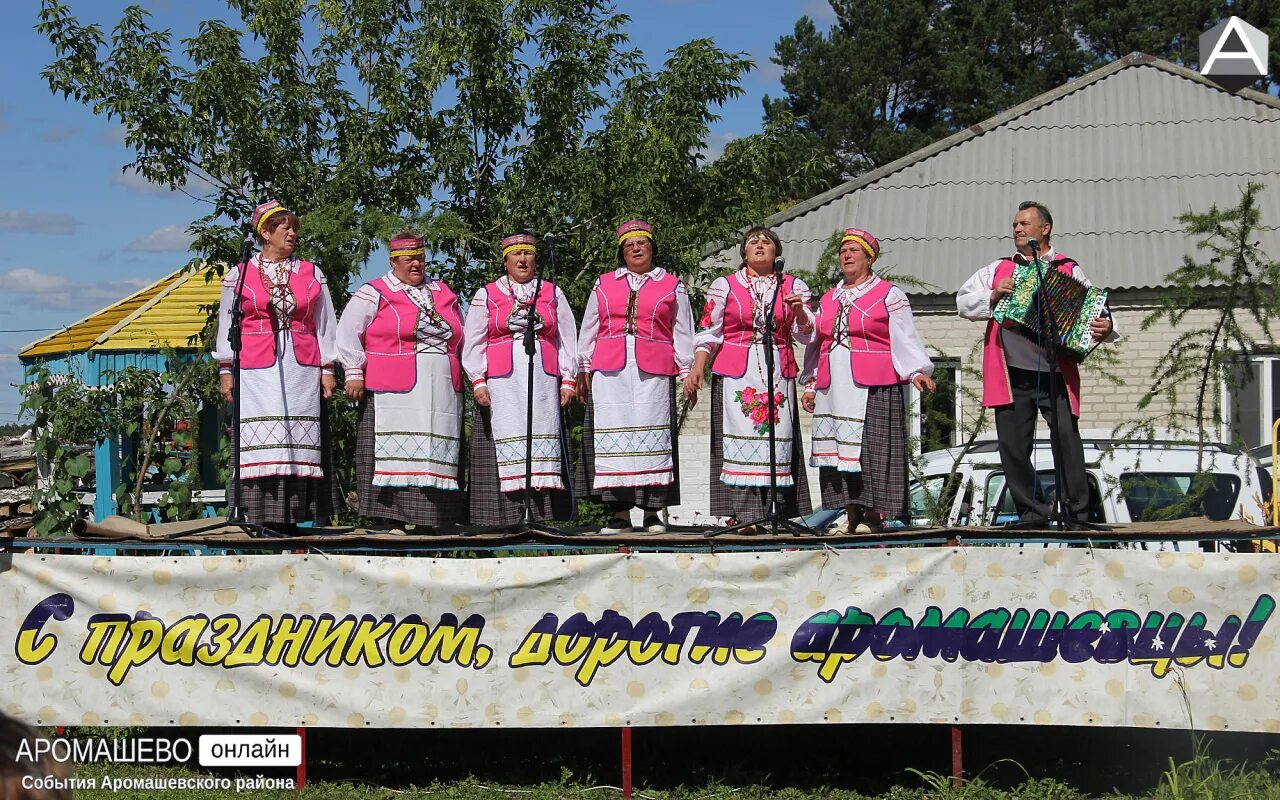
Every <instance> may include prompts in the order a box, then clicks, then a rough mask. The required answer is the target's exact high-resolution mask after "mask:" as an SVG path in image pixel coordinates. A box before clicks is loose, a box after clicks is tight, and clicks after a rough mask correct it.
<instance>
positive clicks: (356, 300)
mask: <svg viewBox="0 0 1280 800" xmlns="http://www.w3.org/2000/svg"><path fill="white" fill-rule="evenodd" d="M383 280H384V281H385V282H386V285H387V288H388V289H390V290H391V291H393V292H404V291H408V290H410V289H418V290H419V293H420V296H421V297H422V299H423V300H424V301H425V302H426V303H428V304H430V303H431V302H433V300H434V296H433V295H432V294H431V291H432V289H433V288H434V287H435V285H436V281H435V280H434V279H433V278H430V277H427V278H424V279H423V281H422V283H420V284H419V285H418V286H416V287H410V286H409V284H407V283H405V282H404V281H402V280H400V279H399V278H397V277H396V276H395V273H394V272H391V271H388V272H387V274H386V275H385V276H383ZM381 300H382V297H381V295H379V294H378V290H377V289H375V288H373V287H372V286H370V285H369V284H367V283H366V284H364V285H363V286H361V287H360V288H359V289H357V290H356V292H355V294H353V295H351V299H350V300H349V301H348V302H347V307H346V308H345V309H343V311H342V319H340V320H339V321H338V333H337V348H338V361H339V362H341V364H342V367H343V370H344V372H345V374H346V377H347V380H363V379H364V365H365V362H366V360H367V358H368V357H367V356H366V354H365V349H364V332H365V331H366V330H368V328H369V325H370V324H371V323H372V322H373V320H374V317H376V316H377V314H378V305H379V303H380V302H381ZM414 302H415V304H417V300H415V301H414ZM416 334H417V336H416V338H417V340H418V341H419V342H423V341H433V340H434V341H441V342H447V341H448V340H449V339H451V338H453V335H454V331H453V329H452V328H450V327H449V326H448V325H440V324H437V322H436V321H435V320H434V319H433V318H432V317H431V315H429V314H419V315H418V328H417V331H416Z"/></svg>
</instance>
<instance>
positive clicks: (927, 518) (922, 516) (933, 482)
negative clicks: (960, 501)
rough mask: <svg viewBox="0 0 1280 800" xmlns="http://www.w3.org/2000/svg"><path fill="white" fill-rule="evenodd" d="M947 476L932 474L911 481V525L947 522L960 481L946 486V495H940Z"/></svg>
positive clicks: (943, 523) (944, 523) (909, 500)
mask: <svg viewBox="0 0 1280 800" xmlns="http://www.w3.org/2000/svg"><path fill="white" fill-rule="evenodd" d="M947 477H948V476H946V475H934V476H931V477H928V478H925V479H924V480H923V481H918V480H917V481H912V482H911V490H910V494H909V497H908V502H909V504H910V506H909V511H910V514H911V524H912V525H946V524H948V516H949V515H950V513H951V506H952V505H953V504H954V503H955V499H956V491H957V490H958V489H959V488H960V481H959V480H957V481H955V482H954V483H953V484H952V485H951V486H950V487H947V490H946V496H942V491H943V488H944V487H945V485H946V481H947ZM957 524H961V525H963V524H967V522H958V523H957Z"/></svg>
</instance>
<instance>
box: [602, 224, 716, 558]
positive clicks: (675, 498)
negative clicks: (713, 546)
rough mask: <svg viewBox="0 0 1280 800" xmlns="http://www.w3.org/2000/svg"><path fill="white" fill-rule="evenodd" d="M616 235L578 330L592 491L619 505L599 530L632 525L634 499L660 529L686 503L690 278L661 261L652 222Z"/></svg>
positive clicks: (649, 525)
mask: <svg viewBox="0 0 1280 800" xmlns="http://www.w3.org/2000/svg"><path fill="white" fill-rule="evenodd" d="M616 235H617V239H618V268H617V269H614V270H612V271H610V272H607V273H605V274H604V275H601V276H600V277H599V278H597V279H596V285H595V289H594V290H593V291H592V292H591V297H590V299H588V300H587V308H586V310H585V311H584V312H583V315H582V332H581V334H580V335H579V336H578V369H579V372H578V396H579V398H581V399H582V400H583V402H586V403H587V419H586V423H585V425H584V428H583V433H582V450H583V456H584V461H585V462H586V463H585V467H586V475H587V480H588V482H589V486H590V491H591V494H592V495H594V496H596V497H598V498H600V500H602V501H603V502H604V504H605V505H607V506H608V507H609V508H610V510H611V511H612V512H613V519H612V520H610V521H609V523H608V524H606V525H605V527H604V528H602V529H601V533H622V532H624V531H629V530H631V519H630V517H631V509H632V508H633V507H639V508H642V509H644V511H645V516H644V523H643V529H645V530H649V531H652V532H654V533H660V532H663V531H665V530H666V526H665V524H664V523H663V521H662V518H661V517H660V516H659V515H658V512H659V511H661V510H663V509H664V508H666V507H667V506H668V505H674V504H677V503H679V502H680V494H679V493H680V485H679V481H678V476H677V463H676V461H677V459H676V452H675V447H676V430H675V426H674V422H675V418H676V416H675V378H676V377H677V376H679V377H680V378H681V379H683V378H684V377H685V376H686V375H688V374H689V367H690V366H691V365H692V364H693V311H692V310H691V309H690V308H689V296H688V294H687V293H686V292H685V288H684V283H683V282H682V281H681V280H680V279H679V278H677V277H676V276H675V275H673V274H671V273H670V272H667V271H666V270H665V269H663V268H662V267H657V266H654V263H653V261H654V258H655V257H656V256H657V251H658V246H657V243H656V242H655V241H654V239H653V226H652V225H650V224H649V223H647V222H645V221H643V220H638V219H636V220H631V221H630V222H625V223H623V224H622V225H621V226H619V227H618V229H617V231H616ZM588 401H589V402H588Z"/></svg>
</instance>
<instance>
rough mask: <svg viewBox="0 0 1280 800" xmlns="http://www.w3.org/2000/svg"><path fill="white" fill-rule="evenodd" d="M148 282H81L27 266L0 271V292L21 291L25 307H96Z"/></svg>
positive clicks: (136, 280) (11, 292)
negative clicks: (74, 281)
mask: <svg viewBox="0 0 1280 800" xmlns="http://www.w3.org/2000/svg"><path fill="white" fill-rule="evenodd" d="M147 283H148V282H147V281H144V280H142V279H140V278H126V279H124V280H120V281H106V282H101V281H99V282H90V283H84V284H80V283H73V282H72V281H70V280H67V279H66V278H64V277H62V276H61V275H49V274H46V273H44V272H40V271H39V270H34V269H30V268H27V267H19V268H17V269H11V270H9V271H8V272H2V273H0V292H5V293H8V294H13V295H23V296H24V297H23V298H22V300H21V302H22V303H23V304H24V305H25V306H26V307H28V308H53V309H81V308H98V307H100V306H104V305H107V304H109V303H114V302H115V301H117V300H123V299H124V298H126V297H128V296H129V295H131V294H133V293H134V292H136V291H138V290H139V289H141V288H142V287H144V286H146V285H147Z"/></svg>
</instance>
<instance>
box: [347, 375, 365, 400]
mask: <svg viewBox="0 0 1280 800" xmlns="http://www.w3.org/2000/svg"><path fill="white" fill-rule="evenodd" d="M347 399H348V400H350V401H351V402H353V403H359V402H360V401H361V400H363V399H364V381H362V380H349V381H347Z"/></svg>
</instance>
